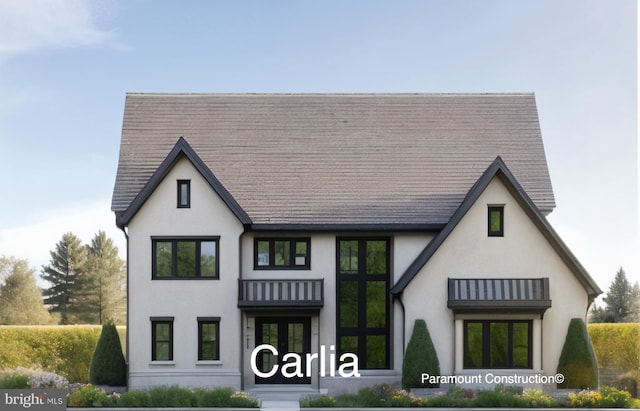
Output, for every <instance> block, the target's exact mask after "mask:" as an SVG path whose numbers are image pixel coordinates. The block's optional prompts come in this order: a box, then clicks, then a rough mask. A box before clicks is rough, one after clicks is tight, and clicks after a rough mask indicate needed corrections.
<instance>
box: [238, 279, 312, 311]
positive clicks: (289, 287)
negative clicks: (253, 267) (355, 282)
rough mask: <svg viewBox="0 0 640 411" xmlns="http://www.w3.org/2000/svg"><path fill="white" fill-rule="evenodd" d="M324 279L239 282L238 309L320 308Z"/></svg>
mask: <svg viewBox="0 0 640 411" xmlns="http://www.w3.org/2000/svg"><path fill="white" fill-rule="evenodd" d="M323 305H324V279H295V280H273V279H267V280H239V281H238V307H322V306H323Z"/></svg>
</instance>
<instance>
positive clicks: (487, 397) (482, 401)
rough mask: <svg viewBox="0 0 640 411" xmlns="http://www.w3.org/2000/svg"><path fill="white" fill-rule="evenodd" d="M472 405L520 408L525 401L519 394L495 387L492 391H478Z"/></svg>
mask: <svg viewBox="0 0 640 411" xmlns="http://www.w3.org/2000/svg"><path fill="white" fill-rule="evenodd" d="M473 405H474V407H501V408H503V407H508V408H522V407H526V406H527V402H526V401H525V400H524V399H523V398H522V397H520V396H517V395H512V394H508V393H505V392H503V391H502V389H501V388H500V387H496V388H495V389H494V390H492V391H480V392H479V393H478V395H477V396H476V399H475V400H474V401H473Z"/></svg>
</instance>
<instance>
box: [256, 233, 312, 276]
mask: <svg viewBox="0 0 640 411" xmlns="http://www.w3.org/2000/svg"><path fill="white" fill-rule="evenodd" d="M254 252H255V256H254V267H255V269H256V270H308V269H310V267H311V257H310V255H311V240H310V239H309V238H256V239H255V244H254Z"/></svg>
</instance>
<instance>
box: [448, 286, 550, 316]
mask: <svg viewBox="0 0 640 411" xmlns="http://www.w3.org/2000/svg"><path fill="white" fill-rule="evenodd" d="M447 307H449V308H450V309H452V310H453V311H454V312H455V313H482V312H500V311H502V312H518V313H523V312H533V313H544V312H545V311H546V310H547V309H548V308H550V307H551V299H550V298H549V278H547V277H545V278H449V300H448V302H447Z"/></svg>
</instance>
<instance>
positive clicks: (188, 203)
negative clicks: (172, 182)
mask: <svg viewBox="0 0 640 411" xmlns="http://www.w3.org/2000/svg"><path fill="white" fill-rule="evenodd" d="M183 184H186V186H187V201H186V202H185V204H182V203H183V202H182V201H181V200H182V185H183ZM177 203H178V208H191V180H178V196H177Z"/></svg>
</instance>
